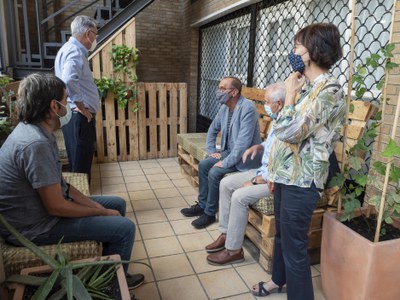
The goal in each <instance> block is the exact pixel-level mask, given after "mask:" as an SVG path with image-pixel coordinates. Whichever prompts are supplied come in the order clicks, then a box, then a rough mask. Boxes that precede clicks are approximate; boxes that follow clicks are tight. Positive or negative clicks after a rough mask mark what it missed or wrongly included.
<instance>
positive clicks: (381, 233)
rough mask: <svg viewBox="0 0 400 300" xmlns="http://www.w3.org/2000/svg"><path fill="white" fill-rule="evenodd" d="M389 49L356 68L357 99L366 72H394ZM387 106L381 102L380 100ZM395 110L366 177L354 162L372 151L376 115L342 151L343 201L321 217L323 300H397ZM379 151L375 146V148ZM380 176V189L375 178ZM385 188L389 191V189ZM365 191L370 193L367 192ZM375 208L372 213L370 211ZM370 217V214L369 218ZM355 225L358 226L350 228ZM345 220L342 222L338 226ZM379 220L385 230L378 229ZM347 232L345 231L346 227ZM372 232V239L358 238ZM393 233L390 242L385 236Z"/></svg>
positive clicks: (399, 240) (399, 175) (399, 171)
mask: <svg viewBox="0 0 400 300" xmlns="http://www.w3.org/2000/svg"><path fill="white" fill-rule="evenodd" d="M393 50H394V45H393V44H388V45H387V46H386V47H385V48H383V49H381V50H380V51H379V53H378V54H372V55H371V56H370V57H369V58H367V60H366V63H365V64H364V65H360V66H357V70H356V71H357V73H356V74H354V76H353V77H352V78H353V81H354V82H355V83H356V89H355V90H356V96H357V97H360V98H361V97H362V96H363V95H364V93H365V91H366V88H365V83H364V76H365V75H366V74H367V71H368V70H371V69H372V70H375V69H376V68H378V67H379V66H380V65H382V64H383V66H384V68H385V70H391V69H393V68H395V67H397V64H395V63H393V62H392V61H391V58H392V57H393V55H392V51H393ZM384 82H385V79H384V78H383V79H381V80H380V81H379V82H378V83H377V88H378V89H380V90H381V89H382V88H383V87H384ZM385 101H386V100H385ZM399 113H400V107H399V104H398V107H397V111H396V116H395V122H394V125H393V128H394V131H393V134H392V139H391V140H390V142H389V144H388V145H387V147H386V149H385V150H384V151H383V152H382V154H381V156H382V157H383V158H384V159H386V161H384V162H380V161H377V162H375V163H374V164H373V167H372V170H370V172H369V174H368V173H367V174H365V173H366V172H365V170H364V169H363V166H364V165H365V161H364V160H363V159H362V158H360V157H358V155H357V154H358V153H359V152H360V151H370V150H372V143H367V140H371V139H374V138H375V137H376V136H377V133H376V129H377V128H378V126H379V119H380V113H378V114H377V117H376V118H375V120H376V122H377V123H375V124H373V125H372V126H370V128H369V129H368V130H366V131H365V133H364V136H363V138H362V139H360V140H359V142H358V143H357V144H356V145H355V146H354V147H352V148H351V149H349V150H347V151H346V156H347V157H346V159H345V164H344V168H343V171H344V172H343V173H342V174H339V175H338V176H336V178H335V181H334V183H336V184H337V185H338V186H339V187H340V190H341V196H342V200H343V210H344V211H343V212H342V211H341V209H342V203H341V201H339V204H338V212H337V213H334V212H328V213H326V214H325V215H324V221H323V233H322V245H321V279H322V287H323V290H324V294H325V297H326V299H328V300H330V299H341V300H345V299H351V300H353V299H362V300H366V299H380V300H382V299H383V300H385V299H387V300H389V299H390V300H392V299H400V289H399V287H398V283H399V282H400V271H399V265H400V255H399V253H400V252H399V251H400V234H399V233H400V231H399V229H398V228H400V222H398V221H397V220H396V218H399V217H400V190H399V189H398V182H399V179H400V168H398V167H396V166H394V165H393V164H392V162H393V160H394V158H395V156H396V155H399V154H400V147H399V146H398V145H396V143H395V142H394V133H395V129H396V127H397V119H398V117H399ZM378 148H379V147H378ZM379 174H380V176H381V178H382V176H384V184H382V180H381V179H377V177H376V176H377V175H379ZM349 175H351V176H352V178H353V180H354V182H355V184H353V183H351V184H347V183H346V178H347V176H349ZM390 183H392V184H393V186H392V187H390V188H389V189H388V187H389V186H390ZM367 185H368V186H371V187H375V188H376V189H375V192H376V194H375V195H370V197H369V199H368V202H369V204H368V206H365V205H364V209H362V208H361V203H360V202H359V201H358V199H357V198H358V196H359V195H360V194H361V193H362V192H363V190H364V188H365V187H366V186H367ZM369 191H370V190H369ZM372 207H374V208H372ZM371 212H372V214H371ZM355 220H357V221H358V222H359V224H361V225H360V226H355V225H354V224H356V221H355ZM343 221H345V223H346V224H345V223H342V222H343ZM382 221H384V222H385V223H384V225H382ZM349 226H350V227H351V228H350V227H349ZM358 228H360V229H362V230H363V231H364V232H366V233H368V232H370V233H371V232H372V237H371V240H369V239H368V238H366V237H364V236H363V235H362V233H360V232H358V231H357V232H356V231H355V230H357V229H358ZM389 233H393V237H392V238H394V239H390V237H388V235H389Z"/></svg>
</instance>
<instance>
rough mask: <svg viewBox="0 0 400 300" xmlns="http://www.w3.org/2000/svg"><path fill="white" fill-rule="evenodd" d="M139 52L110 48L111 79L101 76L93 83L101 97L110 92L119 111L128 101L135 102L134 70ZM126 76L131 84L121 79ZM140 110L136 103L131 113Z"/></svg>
mask: <svg viewBox="0 0 400 300" xmlns="http://www.w3.org/2000/svg"><path fill="white" fill-rule="evenodd" d="M138 52H139V50H138V49H137V48H130V47H128V46H126V45H113V46H112V48H111V52H110V54H111V60H112V63H113V71H114V74H113V78H109V77H107V76H102V77H101V78H100V79H95V83H96V85H97V88H98V90H99V92H100V93H101V94H102V95H105V94H107V92H108V91H110V90H111V91H112V92H113V93H114V95H115V98H116V100H117V102H118V108H119V109H125V107H126V105H127V104H128V101H135V100H136V96H137V90H136V84H137V81H138V80H137V76H136V74H135V68H136V66H137V64H138V60H139V53H138ZM124 75H125V76H127V78H129V79H130V81H131V82H124V80H123V77H124ZM139 109H140V107H139V104H138V103H137V102H135V103H134V105H133V111H134V112H137V111H138V110H139Z"/></svg>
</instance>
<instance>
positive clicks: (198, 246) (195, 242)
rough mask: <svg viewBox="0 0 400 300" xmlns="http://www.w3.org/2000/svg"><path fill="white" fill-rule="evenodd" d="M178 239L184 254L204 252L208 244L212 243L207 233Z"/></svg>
mask: <svg viewBox="0 0 400 300" xmlns="http://www.w3.org/2000/svg"><path fill="white" fill-rule="evenodd" d="M178 239H179V241H180V242H181V244H182V247H183V249H184V250H185V252H191V251H196V250H204V248H205V247H206V246H207V245H208V244H211V243H212V242H213V241H214V240H213V239H212V238H211V236H210V234H209V233H208V232H199V233H191V234H184V235H178Z"/></svg>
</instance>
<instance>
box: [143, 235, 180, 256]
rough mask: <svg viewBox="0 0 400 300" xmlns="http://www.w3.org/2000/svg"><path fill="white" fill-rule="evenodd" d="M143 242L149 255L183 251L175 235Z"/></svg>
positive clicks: (164, 254)
mask: <svg viewBox="0 0 400 300" xmlns="http://www.w3.org/2000/svg"><path fill="white" fill-rule="evenodd" d="M144 244H145V246H146V250H147V253H148V254H149V257H157V256H166V255H172V254H178V253H183V249H182V247H181V245H180V244H179V241H178V239H177V238H176V237H175V236H168V237H164V238H157V239H151V240H145V241H144Z"/></svg>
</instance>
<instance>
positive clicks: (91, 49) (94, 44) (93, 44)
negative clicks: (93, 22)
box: [89, 39, 97, 52]
mask: <svg viewBox="0 0 400 300" xmlns="http://www.w3.org/2000/svg"><path fill="white" fill-rule="evenodd" d="M96 46H97V39H94V41H93V42H92V46H91V47H90V49H89V51H90V52H93V51H94V49H96Z"/></svg>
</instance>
